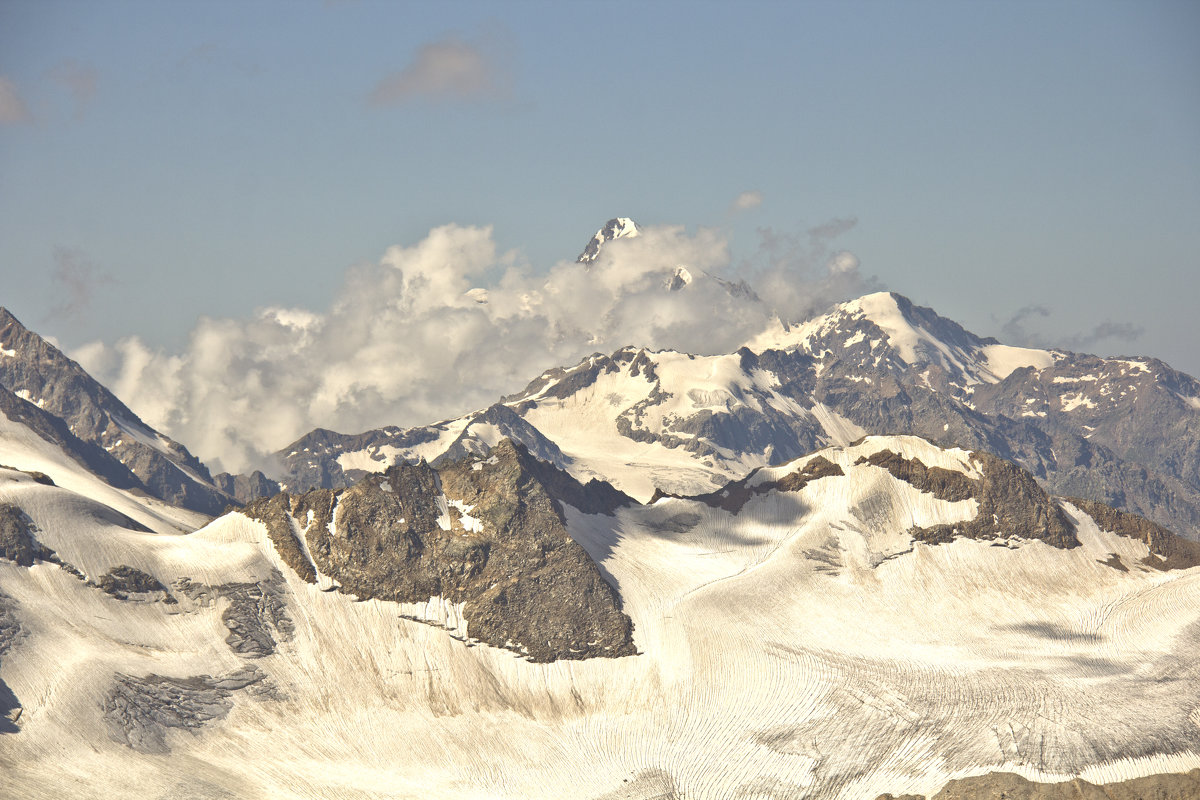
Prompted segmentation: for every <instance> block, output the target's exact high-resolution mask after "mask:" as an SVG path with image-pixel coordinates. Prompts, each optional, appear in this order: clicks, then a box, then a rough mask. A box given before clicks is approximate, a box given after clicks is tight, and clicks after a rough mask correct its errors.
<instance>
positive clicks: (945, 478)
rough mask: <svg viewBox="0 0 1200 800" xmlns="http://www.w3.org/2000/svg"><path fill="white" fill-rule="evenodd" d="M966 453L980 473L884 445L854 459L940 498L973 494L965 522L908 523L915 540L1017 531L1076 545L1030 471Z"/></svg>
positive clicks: (938, 540) (1066, 523)
mask: <svg viewBox="0 0 1200 800" xmlns="http://www.w3.org/2000/svg"><path fill="white" fill-rule="evenodd" d="M971 458H972V459H973V460H974V461H975V463H976V464H977V465H978V466H979V469H980V472H982V473H983V478H982V479H979V480H975V479H972V478H969V477H968V476H966V475H964V474H963V473H960V472H952V471H951V470H946V469H942V468H940V467H932V468H930V467H926V466H925V465H924V464H923V463H921V461H920V459H906V458H904V457H902V456H900V455H899V454H897V453H893V452H891V451H889V450H883V451H880V452H878V453H874V454H872V455H871V456H870V457H869V458H863V459H861V460H860V462H859V463H869V464H872V465H874V466H878V467H881V468H883V469H886V470H887V471H888V472H890V473H891V474H892V475H894V476H895V477H896V478H899V479H900V480H903V481H906V482H908V483H911V484H912V485H913V486H915V487H916V488H918V489H920V490H921V491H923V492H929V493H931V494H933V495H934V496H935V497H937V498H939V499H941V500H948V501H958V500H967V499H970V498H974V499H975V500H976V501H977V502H978V503H979V513H978V514H977V515H976V516H975V518H974V519H972V520H970V521H968V522H959V523H955V524H953V525H935V526H933V527H931V528H913V529H912V530H911V531H910V533H911V534H912V536H913V538H914V539H916V540H917V541H922V542H927V543H930V544H936V543H941V542H948V541H951V540H952V539H954V538H956V537H958V536H965V537H967V538H970V539H1002V538H1009V537H1013V536H1019V537H1021V538H1023V539H1040V540H1041V541H1043V542H1045V543H1046V544H1049V545H1051V546H1053V547H1060V548H1070V547H1078V546H1079V539H1078V538H1076V536H1075V526H1074V525H1073V524H1072V523H1071V520H1070V518H1069V517H1068V516H1067V514H1066V512H1065V511H1063V510H1062V507H1060V506H1059V505H1058V503H1057V502H1055V501H1054V499H1053V498H1051V497H1050V496H1049V495H1048V494H1046V492H1045V490H1043V489H1042V487H1040V486H1038V484H1037V481H1035V480H1034V479H1033V476H1032V475H1030V474H1029V473H1028V472H1026V471H1025V470H1023V469H1021V468H1020V467H1018V466H1017V465H1016V464H1013V463H1011V462H1008V461H1004V460H1003V459H999V458H996V457H995V456H993V455H989V454H988V453H972V454H971Z"/></svg>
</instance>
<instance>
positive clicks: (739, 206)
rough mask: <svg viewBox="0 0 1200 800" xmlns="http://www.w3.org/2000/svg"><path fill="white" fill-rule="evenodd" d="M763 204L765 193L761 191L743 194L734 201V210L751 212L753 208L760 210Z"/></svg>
mask: <svg viewBox="0 0 1200 800" xmlns="http://www.w3.org/2000/svg"><path fill="white" fill-rule="evenodd" d="M762 204H763V193H762V192H759V191H752V192H742V193H741V194H739V195H738V196H737V197H735V198H734V200H733V208H734V210H736V211H749V210H750V209H752V208H758V207H759V206H761V205H762Z"/></svg>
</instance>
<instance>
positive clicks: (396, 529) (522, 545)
mask: <svg viewBox="0 0 1200 800" xmlns="http://www.w3.org/2000/svg"><path fill="white" fill-rule="evenodd" d="M628 502H631V501H630V500H629V498H627V497H625V496H624V495H622V494H621V493H619V492H617V491H616V490H614V489H613V488H612V487H611V486H608V485H607V484H601V483H597V482H592V483H589V484H588V485H586V486H583V485H580V484H579V483H578V482H577V481H575V480H574V479H573V478H571V477H570V476H569V475H566V474H565V473H562V472H560V471H559V470H557V469H556V468H555V467H553V466H552V465H549V464H546V463H544V462H541V461H538V460H537V459H535V458H533V457H532V456H531V455H530V454H529V453H528V451H527V450H526V449H525V448H524V447H522V446H521V445H519V444H514V443H512V442H510V441H509V440H503V441H501V442H500V443H499V444H498V445H497V446H496V447H494V448H493V449H492V450H491V452H490V454H489V455H488V457H487V458H479V457H472V458H469V459H466V460H463V461H459V462H455V463H451V464H445V465H443V466H442V467H441V468H440V469H434V468H433V467H431V466H429V465H428V464H425V463H424V462H422V463H419V464H403V463H402V464H397V465H394V466H392V467H391V468H389V469H388V470H387V471H386V472H385V473H384V474H383V475H373V476H370V477H368V478H366V479H364V480H362V481H360V482H359V483H357V484H356V485H355V486H353V487H352V488H350V489H347V490H345V491H343V492H340V493H335V492H332V491H329V490H315V491H313V492H309V493H307V494H304V495H301V496H289V495H286V494H281V495H278V496H277V497H275V498H272V499H271V500H270V501H262V502H259V503H255V504H252V505H251V506H250V507H249V508H248V509H247V513H248V514H250V515H252V516H253V517H254V518H256V519H259V520H261V521H263V522H264V523H265V524H266V525H267V528H268V532H269V535H270V538H271V541H272V542H273V543H275V545H276V547H277V548H278V549H279V551H280V553H281V555H282V556H283V558H284V560H285V562H286V563H288V564H289V565H291V564H293V563H295V564H298V565H299V569H298V570H297V571H298V573H300V574H301V575H302V577H305V576H307V574H308V573H307V571H306V570H305V565H306V562H307V559H306V558H305V557H304V552H303V549H302V548H301V546H300V544H299V541H298V540H297V538H296V537H297V535H298V533H299V531H300V530H303V533H302V534H300V535H303V536H304V540H305V543H306V545H307V550H308V552H309V553H310V554H311V555H312V559H313V562H315V566H316V568H317V570H319V572H320V573H321V574H322V575H325V576H328V577H329V578H332V579H333V581H334V582H335V583H336V584H337V586H338V588H339V589H340V591H342V592H346V593H348V594H353V595H355V596H357V597H360V598H378V599H381V600H392V601H396V602H422V603H423V602H426V601H428V600H429V599H430V598H431V597H441V598H444V599H445V600H447V601H450V602H453V603H464V604H465V606H464V609H463V616H464V617H465V619H466V620H467V624H468V633H469V635H470V636H471V637H472V638H473V639H476V640H479V641H481V642H484V643H487V644H490V645H494V646H496V647H508V648H510V649H513V650H515V651H517V652H520V653H522V654H524V655H526V656H528V657H529V658H530V659H531V660H533V661H553V660H556V659H559V658H590V657H595V656H623V655H631V654H633V653H634V652H635V649H634V646H633V641H632V622H631V621H630V619H629V617H628V616H626V615H625V614H624V613H623V612H622V611H621V609H620V600H619V598H618V597H617V594H616V592H615V591H614V590H613V588H612V587H611V586H609V585H608V583H606V582H605V580H604V578H603V577H602V576H601V574H600V571H599V569H598V568H597V567H596V565H595V563H594V562H593V561H592V560H591V558H590V557H589V556H588V554H587V552H586V551H585V550H584V549H583V548H582V547H580V545H579V544H578V543H576V542H575V541H574V540H573V539H572V538H571V536H570V534H569V533H568V532H567V529H566V522H565V516H564V509H563V507H562V503H569V504H571V505H572V506H575V507H576V508H578V509H580V510H581V511H584V512H586V513H607V514H611V513H613V511H614V509H615V508H616V507H618V506H620V505H622V504H624V503H628ZM293 520H294V521H295V527H293ZM310 568H311V565H310ZM306 579H307V577H306Z"/></svg>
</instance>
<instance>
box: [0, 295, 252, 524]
mask: <svg viewBox="0 0 1200 800" xmlns="http://www.w3.org/2000/svg"><path fill="white" fill-rule="evenodd" d="M0 349H3V350H5V351H6V352H8V353H11V355H5V356H4V357H0V384H2V385H3V386H4V387H5V388H7V389H8V390H9V391H11V392H14V393H18V392H19V393H20V394H21V395H22V396H23V397H25V398H28V399H29V400H30V404H31V405H35V406H36V407H38V408H40V409H43V410H44V411H45V412H47V413H48V414H51V415H53V416H55V417H58V418H59V420H61V421H62V422H63V423H65V424H66V427H67V429H68V430H69V432H70V433H71V434H73V435H74V436H75V437H77V439H80V440H83V441H85V442H88V443H90V444H92V445H93V446H94V447H95V448H98V449H99V450H100V451H101V452H106V453H107V454H109V455H110V456H112V457H115V459H116V460H118V461H119V462H120V463H121V464H123V465H124V466H125V467H126V468H127V469H128V470H129V471H130V472H132V473H133V474H134V475H136V476H137V480H138V481H140V483H141V484H142V485H143V486H144V487H145V488H146V490H148V491H149V492H150V494H153V495H154V496H156V497H158V498H160V499H162V500H165V501H167V502H168V503H173V504H175V505H179V506H183V507H184V508H189V509H192V510H194V511H200V512H203V513H206V514H219V513H221V511H222V510H223V509H224V508H225V506H227V505H228V504H229V499H230V498H229V497H227V496H225V495H224V494H222V493H221V492H220V491H219V490H217V489H216V487H214V486H212V478H211V476H210V475H209V473H208V469H207V468H206V467H205V466H204V465H203V464H202V463H200V461H199V460H198V459H197V458H196V457H195V456H193V455H192V454H191V453H189V452H188V451H187V449H185V448H184V447H183V446H182V445H180V444H179V443H178V442H173V441H171V440H170V439H168V438H167V437H165V436H163V435H161V434H159V433H157V432H156V431H154V430H152V429H151V428H150V427H149V426H148V425H146V424H145V423H144V422H142V421H141V420H140V419H138V417H137V415H136V414H134V413H133V412H132V411H130V410H129V408H128V407H127V406H126V405H125V404H124V403H122V402H121V401H120V400H118V399H117V398H116V397H115V396H114V395H113V394H112V392H110V391H109V390H108V389H106V388H104V387H103V386H101V385H100V384H99V383H97V382H96V381H95V380H94V379H93V378H92V377H91V376H90V375H88V374H87V373H86V372H85V371H84V370H83V368H82V367H80V366H79V365H78V364H77V363H75V362H74V361H72V360H71V359H69V358H67V357H66V356H65V355H63V354H62V353H61V352H60V351H59V350H58V348H56V347H54V346H53V345H51V344H50V343H49V342H47V341H46V340H44V339H42V338H41V337H40V336H38V335H37V334H35V333H33V332H32V331H30V330H28V329H26V328H25V326H23V325H22V324H21V323H20V322H19V321H17V319H16V318H15V317H14V316H12V314H10V313H9V312H8V311H6V310H4V309H0ZM10 405H11V404H10ZM26 413H27V414H28V413H29V412H26ZM51 427H52V428H53V427H55V426H53V425H51ZM56 435H59V436H62V432H61V430H60V431H58V432H57V434H56ZM63 438H65V437H63ZM68 441H69V440H68ZM72 444H73V443H72ZM79 452H80V457H86V458H88V459H93V460H96V461H97V462H98V463H99V462H103V461H105V459H103V458H102V457H101V456H99V455H98V453H96V450H95V449H89V450H87V451H86V452H85V451H83V450H79ZM108 466H109V467H111V464H109V465H108ZM109 471H110V472H114V475H113V476H111V477H113V478H115V472H116V471H115V470H111V469H110V470H109ZM99 474H104V475H105V477H110V476H109V475H108V474H107V473H106V472H100V473H99ZM117 480H119V479H117Z"/></svg>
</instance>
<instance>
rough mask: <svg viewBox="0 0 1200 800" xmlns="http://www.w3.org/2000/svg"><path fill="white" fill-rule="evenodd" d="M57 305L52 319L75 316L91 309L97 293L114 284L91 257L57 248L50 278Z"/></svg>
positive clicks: (64, 248)
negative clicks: (54, 317) (102, 288)
mask: <svg viewBox="0 0 1200 800" xmlns="http://www.w3.org/2000/svg"><path fill="white" fill-rule="evenodd" d="M50 280H51V283H52V284H53V287H54V294H55V301H54V304H53V305H52V307H51V309H50V313H51V315H52V316H58V317H62V316H74V315H76V314H81V313H83V312H84V311H87V310H88V308H90V307H91V304H92V299H93V298H94V297H95V295H96V292H97V291H98V290H99V289H100V288H101V287H103V286H108V285H110V284H112V283H113V282H114V281H113V279H112V277H111V276H110V275H108V274H107V273H105V272H103V271H102V270H100V269H98V268H97V267H96V265H95V264H93V263H92V262H91V260H90V259H88V257H87V256H86V255H85V254H84V253H82V252H80V251H79V250H74V249H71V248H68V247H56V248H54V271H53V272H52V273H51V275H50Z"/></svg>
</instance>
